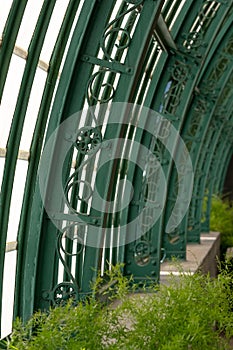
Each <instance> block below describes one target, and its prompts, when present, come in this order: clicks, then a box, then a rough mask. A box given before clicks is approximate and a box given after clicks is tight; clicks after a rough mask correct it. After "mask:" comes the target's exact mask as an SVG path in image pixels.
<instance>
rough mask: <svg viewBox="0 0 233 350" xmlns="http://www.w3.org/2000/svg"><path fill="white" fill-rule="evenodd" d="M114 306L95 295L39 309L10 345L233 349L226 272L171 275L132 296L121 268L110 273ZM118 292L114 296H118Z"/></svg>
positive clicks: (232, 301) (85, 349)
mask: <svg viewBox="0 0 233 350" xmlns="http://www.w3.org/2000/svg"><path fill="white" fill-rule="evenodd" d="M108 277H109V280H110V281H117V283H114V284H111V283H110V286H113V287H110V288H113V289H112V293H111V295H112V298H113V299H114V297H115V298H116V299H117V301H118V303H117V305H115V303H113V306H111V305H110V306H109V305H106V304H103V303H102V302H100V301H98V299H97V298H96V295H98V293H99V288H98V286H101V288H102V285H103V279H102V277H101V276H99V277H98V279H97V285H95V286H94V288H93V297H91V298H90V299H89V300H88V302H86V303H85V304H84V303H83V302H80V303H79V304H78V305H77V306H76V307H73V306H71V304H67V305H65V306H63V307H57V308H55V309H51V310H50V312H49V314H47V315H46V314H44V313H41V312H37V313H36V314H35V315H34V316H33V317H32V319H31V320H30V321H29V322H28V323H27V324H26V325H23V324H22V323H21V322H20V321H19V320H17V322H16V323H15V325H14V330H13V333H12V336H11V340H10V341H9V343H8V345H7V348H8V349H16V350H17V349H19V350H21V349H31V350H34V349H40V350H41V349H44V350H50V349H51V350H53V349H62V350H65V349H69V350H72V349H74V350H75V349H77V350H93V349H96V350H102V349H108V350H116V349H125V350H137V349H138V350H139V349H140V350H144V349H146V350H150V349H151V350H152V349H153V350H154V349H161V350H176V349H177V350H182V349H194V350H195V349H196V350H200V349H205V350H208V349H211V350H214V349H224V350H226V349H230V347H229V339H230V338H231V337H232V336H233V313H232V311H231V310H232V306H233V297H232V293H231V292H232V290H231V288H232V275H231V274H227V273H226V271H225V270H224V271H222V272H221V273H220V274H219V276H218V278H216V279H211V278H210V277H209V276H204V275H201V274H195V275H194V276H193V275H191V274H188V275H187V274H183V275H181V276H180V277H179V279H177V277H175V276H172V275H171V277H170V283H169V285H160V286H159V285H154V286H153V289H152V290H151V293H149V294H146V295H143V296H141V294H139V295H135V294H134V296H132V295H130V294H129V285H130V281H129V280H128V279H126V278H125V277H123V276H122V275H121V273H120V272H119V268H113V269H112V271H111V272H110V273H109V276H108ZM114 290H115V294H114Z"/></svg>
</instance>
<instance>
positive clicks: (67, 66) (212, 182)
mask: <svg viewBox="0 0 233 350" xmlns="http://www.w3.org/2000/svg"><path fill="white" fill-rule="evenodd" d="M29 2H30V1H20V0H14V1H13V2H12V6H11V9H10V12H9V16H8V19H7V22H6V25H5V28H4V31H3V33H2V39H1V46H0V75H1V81H0V97H1V98H2V97H3V92H4V86H5V84H6V81H7V74H8V70H9V69H10V68H9V67H10V62H11V58H12V55H14V50H15V45H16V44H17V35H18V32H19V30H20V26H21V22H22V19H23V16H24V13H25V9H26V7H27V5H28V3H29ZM180 3H181V2H180V1H179V0H176V1H174V0H167V1H163V0H122V1H117V0H111V1H110V0H102V1H99V0H85V1H84V2H81V1H76V0H70V1H69V2H67V8H66V12H65V15H64V18H63V22H62V25H61V27H60V31H59V34H58V37H57V40H56V43H55V46H54V48H53V52H52V55H51V58H50V61H49V63H48V67H47V72H46V74H47V76H46V82H45V85H44V90H43V96H42V99H41V103H40V108H39V112H38V114H37V121H36V125H35V128H34V130H33V137H32V143H31V146H30V150H29V152H28V159H27V161H28V171H27V177H26V182H25V190H24V198H23V203H22V208H21V217H20V223H19V228H18V234H17V270H16V277H15V278H16V287H15V303H14V317H16V316H20V317H22V319H23V320H24V321H25V320H27V319H28V318H29V317H30V315H31V314H32V313H33V311H34V310H35V309H47V308H48V307H49V306H50V305H51V304H57V303H59V302H61V301H62V300H63V296H64V299H65V297H67V295H68V296H70V295H72V296H73V297H74V298H76V299H80V298H83V297H85V295H87V294H89V293H90V283H91V282H92V281H93V280H94V279H95V278H96V274H97V270H98V269H100V270H101V271H102V273H103V271H104V270H105V269H106V268H109V266H108V262H110V263H113V264H115V263H117V262H123V263H124V268H123V273H124V274H125V275H131V274H133V276H134V280H135V281H137V282H139V284H140V283H144V282H147V283H150V281H151V280H153V281H158V280H159V273H160V264H161V260H163V259H162V258H163V253H164V251H166V256H167V257H168V258H170V257H171V256H173V255H175V256H177V257H180V258H183V259H185V257H186V243H187V241H192V242H199V241H200V234H201V230H203V229H204V230H208V229H209V222H208V220H209V210H210V206H211V196H212V194H213V193H218V192H221V191H222V189H223V182H224V178H225V176H226V171H227V165H228V162H229V161H230V159H231V157H232V133H233V119H232V102H231V96H232V89H233V84H232V76H233V72H232V47H233V44H232V42H233V40H232V35H233V32H232V21H233V15H232V13H233V4H232V2H231V1H226V0H190V1H185V2H184V3H183V4H182V7H180V6H181V5H180ZM55 5H56V1H55V0H53V1H51V0H50V1H49V0H45V1H43V2H42V7H41V12H40V15H39V16H38V20H37V24H36V27H35V28H34V34H33V36H32V38H31V42H30V45H29V47H28V52H27V58H26V60H25V68H24V72H23V76H22V81H21V86H20V89H19V94H18V98H17V103H16V106H15V111H14V115H13V117H12V125H11V128H10V132H9V136H8V143H7V147H6V149H5V150H4V152H2V153H3V154H4V158H5V159H4V173H3V179H2V186H1V195H0V209H1V210H0V231H1V236H0V282H2V281H3V274H4V260H5V254H6V253H5V246H6V240H7V230H8V224H9V214H10V210H11V205H12V193H13V184H14V180H15V176H16V167H17V164H18V161H19V158H18V153H19V151H20V141H21V137H22V133H23V128H24V123H25V118H26V113H27V107H28V104H29V100H30V97H31V92H32V85H33V82H34V79H35V76H36V73H37V70H38V62H39V59H40V54H41V51H42V48H43V45H44V41H45V37H46V34H47V31H48V27H49V24H50V20H51V16H52V15H53V12H54V8H55ZM79 10H80V13H79ZM78 13H79V15H78ZM67 43H68V44H67ZM64 58H65V63H64V65H63V61H64ZM60 71H61V73H60ZM1 98H0V100H1ZM121 102H124V103H125V102H127V103H129V104H130V105H128V107H127V106H125V109H123V110H122V111H121V112H122V113H120V115H119V120H117V123H116V122H115V123H114V124H111V117H112V116H111V114H110V115H109V116H108V107H105V104H106V103H109V106H111V105H112V104H114V103H121ZM136 105H137V106H141V107H143V108H144V110H146V111H148V113H146V117H145V119H144V120H143V121H142V118H141V115H140V110H139V109H137V108H136V107H135V106H136ZM96 106H97V107H96ZM129 106H131V107H129ZM132 106H134V108H135V110H133V111H134V112H132V110H131V109H130V108H132ZM82 109H84V110H87V113H86V115H85V118H83V119H82V117H80V116H79V117H78V119H77V120H75V119H74V120H75V121H74V124H73V126H74V130H76V129H77V132H78V133H79V134H78V135H79V137H80V139H79V141H80V140H81V141H80V143H82V141H83V139H85V137H87V136H88V135H89V136H88V137H89V141H88V142H90V138H91V137H90V134H91V136H92V137H93V138H94V142H95V144H97V145H98V144H99V143H101V145H103V144H104V142H106V144H108V143H109V144H111V142H112V141H111V140H112V139H115V138H118V139H124V140H126V139H129V140H130V141H132V142H134V143H137V144H139V145H140V146H141V149H142V147H145V148H146V149H148V152H150V154H153V155H155V156H156V157H157V159H158V160H159V162H160V165H161V169H162V170H163V173H164V178H165V179H166V181H167V188H166V189H164V193H163V195H164V196H165V198H166V202H165V207H164V208H163V211H162V215H161V216H160V217H159V219H158V220H157V221H156V223H154V224H153V225H152V227H150V229H148V231H147V232H146V233H145V234H143V235H142V236H140V237H138V236H137V235H136V234H135V240H134V241H132V242H126V243H127V244H123V245H121V246H113V245H112V246H111V245H110V246H109V247H108V246H107V245H106V244H105V245H103V246H102V247H101V248H98V247H92V246H85V245H83V246H84V248H83V247H81V244H80V243H77V246H76V245H75V244H74V242H73V241H72V240H70V239H68V237H67V236H66V239H64V240H63V241H62V236H61V231H62V232H63V234H64V235H66V234H67V231H66V230H65V229H66V227H65V228H64V226H65V225H67V227H68V226H69V228H67V230H71V231H72V230H73V231H74V230H75V228H76V225H77V227H78V229H81V228H80V227H81V226H80V219H82V220H84V221H85V225H84V224H83V226H82V228H83V229H85V234H86V235H87V236H88V235H91V234H93V232H94V231H95V230H97V228H99V227H100V226H101V225H105V226H104V227H105V228H111V227H119V226H120V224H123V225H124V224H125V225H126V224H128V223H129V222H131V221H132V220H133V218H135V217H136V216H137V215H138V214H139V213H140V212H142V211H143V209H144V208H145V207H146V203H148V202H149V200H150V197H149V194H148V191H149V190H148V185H147V184H146V180H147V179H148V178H150V181H151V183H152V184H153V185H155V187H156V184H158V182H159V181H158V174H153V176H151V177H150V174H151V172H152V171H151V168H150V166H151V164H150V162H149V161H148V159H145V161H144V169H139V167H138V166H136V165H135V164H134V163H133V162H131V161H128V160H127V157H129V156H130V154H131V153H130V152H131V150H130V145H129V144H127V142H126V141H125V142H124V143H123V144H120V143H119V144H118V146H119V149H115V150H113V151H114V152H115V154H117V155H118V156H117V157H115V158H114V159H111V160H110V161H109V162H107V163H106V164H107V165H106V166H105V167H104V168H102V170H101V171H102V173H101V174H102V177H101V176H99V177H98V176H97V175H96V179H95V178H94V176H95V175H93V174H95V172H96V173H97V171H98V170H100V168H101V164H102V163H101V161H102V160H103V159H104V157H107V156H106V154H107V152H108V146H106V148H105V149H104V148H103V149H101V152H100V156H99V158H98V157H97V156H95V157H94V156H93V158H91V159H89V158H88V157H89V155H88V151H89V150H90V149H88V147H92V146H93V145H91V146H90V144H88V146H87V145H86V144H85V145H86V146H85V147H87V148H86V149H85V147H84V149H83V148H82V147H81V146H80V145H79V147H76V149H75V147H74V146H72V148H71V149H70V151H69V152H68V154H67V156H66V158H65V161H64V164H63V163H62V159H61V157H62V151H63V150H64V148H65V144H66V142H67V140H69V137H70V136H72V135H70V134H69V133H68V131H69V130H68V129H63V130H62V131H63V132H64V133H63V134H61V132H60V133H58V134H57V137H55V138H54V140H53V143H50V136H51V135H53V133H54V131H55V130H56V129H57V127H59V126H61V125H62V123H63V122H65V121H66V120H68V119H69V117H70V116H72V115H75V113H77V112H78V111H81V110H82ZM98 110H100V111H101V113H102V114H101V113H100V114H99V115H98ZM149 110H152V111H155V113H157V115H159V116H160V117H161V120H162V121H163V122H161V123H160V124H159V123H158V124H159V127H158V134H159V132H160V131H159V130H163V127H164V125H165V124H166V123H164V120H166V121H167V122H169V125H171V126H172V127H174V128H175V129H176V130H177V133H178V134H180V135H181V137H182V139H183V140H184V141H185V143H186V146H187V149H188V151H189V154H190V156H191V159H192V162H193V170H194V187H193V199H192V201H191V205H190V209H189V212H188V213H187V214H186V215H185V217H184V218H183V220H182V222H181V223H180V225H179V226H178V227H176V228H174V230H173V232H170V233H166V232H165V231H166V225H167V223H168V220H169V218H170V217H171V214H172V212H173V210H174V208H176V207H175V202H176V196H177V193H178V180H177V169H176V164H175V161H174V158H175V156H174V155H175V154H176V152H179V144H178V141H177V140H175V139H174V140H172V139H171V134H169V133H168V135H167V136H166V137H165V138H166V140H167V142H168V143H169V142H170V144H172V143H174V144H172V146H171V147H170V149H172V152H174V153H173V154H172V152H170V151H169V150H168V149H167V148H166V145H167V144H166V143H165V142H163V141H161V139H159V138H157V139H156V140H155V138H154V137H153V133H152V132H149V131H148V130H146V127H148V125H149V126H151V119H152V115H151V114H150V112H149ZM93 111H95V112H96V113H97V117H98V118H99V124H100V126H99V127H98V128H95V124H96V116H95V115H94V113H93ZM129 111H130V112H129ZM126 112H128V114H127V113H126ZM130 113H131V114H130ZM104 118H105V119H106V120H107V123H106V128H105V129H104V127H102V124H103V123H104V120H105V119H104ZM107 118H109V119H107ZM130 118H132V119H130ZM140 123H141V124H140ZM139 126H140V127H139ZM151 128H152V127H151ZM159 128H160V129H159ZM165 129H166V126H165ZM165 129H164V130H165ZM66 131H67V134H66ZM88 133H89V134H88ZM93 135H94V136H93ZM88 137H87V138H88ZM169 137H170V138H169ZM92 140H93V139H92ZM68 142H69V141H68ZM76 142H78V141H77V140H76ZM48 144H49V145H50V146H51V152H50V154H49V155H48V158H47V169H48V174H49V176H48V177H47V178H46V177H45V184H44V186H45V188H46V189H47V196H46V198H45V201H46V204H47V205H48V207H49V208H52V209H53V213H52V214H53V218H52V217H51V213H48V210H47V211H46V210H45V208H44V204H45V203H44V198H43V199H42V197H41V189H40V182H39V180H40V179H39V178H38V172H39V171H41V170H40V165H41V164H43V153H42V150H43V149H44V146H45V147H46V145H48ZM93 148H94V146H93ZM141 149H140V148H139V149H136V150H135V154H134V159H136V160H138V159H140V157H142V155H143V152H142V150H141ZM85 150H86V153H85ZM0 151H1V150H0ZM113 151H112V152H113ZM0 154H1V153H0ZM148 154H149V153H148ZM88 159H89V162H87V160H88ZM85 162H86V163H85ZM83 164H85V166H86V169H87V170H86V171H83V168H82V166H83ZM61 166H62V167H63V168H62V169H63V170H62V185H63V188H67V187H68V188H69V190H70V195H69V203H68V204H69V205H68V209H69V210H68V209H67V203H66V204H64V202H63V201H61V199H60V197H59V193H58V187H59V186H58V174H60V172H59V170H60V167H61ZM46 171H47V170H46ZM80 176H81V177H80ZM80 179H81V180H80ZM93 179H94V180H95V183H96V184H97V185H98V186H99V189H100V191H101V193H102V197H103V198H102V199H103V200H102V201H99V198H98V196H97V192H96V191H93V192H92V193H91V196H92V201H93V203H94V204H98V205H96V206H95V207H94V206H92V205H91V204H90V203H89V202H88V201H85V200H81V199H80V198H79V193H80V192H79V191H80V185H79V184H80V182H82V184H83V186H84V187H85V186H87V187H88V186H89V187H88V188H89V190H90V188H91V186H90V184H91V183H92V181H94V180H93ZM103 179H104V181H103ZM120 180H124V181H126V180H128V181H131V183H132V185H133V186H134V188H135V191H134V194H133V197H132V198H131V199H130V201H129V205H128V206H127V207H126V208H125V209H124V210H122V212H118V213H109V212H106V210H105V209H106V201H112V202H113V203H114V205H117V204H116V203H117V200H118V198H119V197H120V198H122V197H123V196H124V195H125V192H124V187H122V188H121V187H120ZM72 181H73V183H72ZM87 184H89V185H87ZM82 193H84V194H85V190H83V192H82ZM67 196H68V194H67ZM154 196H155V197H156V196H157V197H161V196H162V190H161V188H156V189H155V191H154ZM205 196H207V197H208V198H207V211H206V212H205V217H204V221H203V220H202V203H203V198H204V197H205ZM87 197H88V195H87ZM157 197H156V198H157ZM158 199H160V198H158ZM180 204H181V206H184V205H185V203H184V202H183V203H180ZM74 208H76V209H77V208H78V210H76V211H75V210H74ZM74 212H75V215H76V216H75V215H73V214H74ZM152 212H153V211H152ZM103 213H104V214H103ZM74 216H75V218H74ZM54 222H60V225H63V226H61V227H60V229H58V227H57V226H58V225H57V226H56V225H54ZM145 223H146V222H144V224H145ZM78 225H79V226H78ZM137 229H138V228H135V232H136V231H137ZM140 229H141V227H140V228H139V230H140ZM73 231H72V232H73ZM122 232H124V233H125V235H126V236H127V234H128V232H127V229H124V230H122ZM73 233H74V232H73ZM119 237H120V236H119V235H117V237H112V239H119ZM105 239H107V238H106V237H105ZM61 242H64V247H65V249H63V252H62V253H61V249H60V248H61V244H62V243H61ZM64 247H63V248H64ZM79 248H80V249H82V250H80V251H81V253H80V252H79V253H78V254H76V257H75V258H74V257H72V253H73V252H74V251H75V252H76V253H77V251H78V249H79ZM75 249H76V250H75ZM64 250H65V254H63V253H64ZM2 285H3V284H2V283H0V300H1V301H2V293H3V286H2ZM63 293H64V294H66V295H63ZM59 298H60V299H59ZM0 310H1V307H0Z"/></svg>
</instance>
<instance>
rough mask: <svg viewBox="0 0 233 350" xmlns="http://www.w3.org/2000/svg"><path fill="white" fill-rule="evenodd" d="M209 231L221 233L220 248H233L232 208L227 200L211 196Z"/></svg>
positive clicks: (224, 249)
mask: <svg viewBox="0 0 233 350" xmlns="http://www.w3.org/2000/svg"><path fill="white" fill-rule="evenodd" d="M210 229H211V230H212V231H218V232H220V233H221V247H222V250H223V251H226V249H227V248H228V247H233V206H232V203H230V202H229V200H227V199H225V200H223V199H221V198H220V197H219V196H216V195H215V196H213V197H212V202H211V212H210Z"/></svg>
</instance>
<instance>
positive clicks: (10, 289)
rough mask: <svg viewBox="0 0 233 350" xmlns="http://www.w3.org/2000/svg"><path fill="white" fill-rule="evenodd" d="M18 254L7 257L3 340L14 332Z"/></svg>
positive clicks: (10, 254)
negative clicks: (13, 320)
mask: <svg viewBox="0 0 233 350" xmlns="http://www.w3.org/2000/svg"><path fill="white" fill-rule="evenodd" d="M16 256H17V252H16V251H13V252H9V253H6V255H5V265H4V278H3V298H2V317H1V327H2V332H1V338H4V337H6V336H7V335H9V334H10V333H11V331H12V319H13V305H14V292H15V270H16Z"/></svg>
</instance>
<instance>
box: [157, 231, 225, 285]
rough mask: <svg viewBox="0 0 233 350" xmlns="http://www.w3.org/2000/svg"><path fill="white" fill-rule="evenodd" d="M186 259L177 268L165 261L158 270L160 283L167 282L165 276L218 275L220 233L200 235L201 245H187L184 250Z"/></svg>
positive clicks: (174, 264) (172, 263)
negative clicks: (189, 274) (185, 274)
mask: <svg viewBox="0 0 233 350" xmlns="http://www.w3.org/2000/svg"><path fill="white" fill-rule="evenodd" d="M186 253H187V254H186V255H187V259H186V260H185V261H179V264H178V265H179V266H176V265H177V264H176V263H174V262H170V261H165V262H164V263H163V264H161V268H160V283H166V282H167V276H169V275H170V274H171V273H172V274H173V275H177V276H179V275H180V270H182V272H183V273H191V274H194V273H195V272H197V271H200V270H201V271H202V272H203V273H210V276H211V277H215V276H216V275H217V273H218V268H217V266H218V258H219V256H220V233H219V232H210V233H203V234H201V243H200V244H196V243H193V244H192V243H189V244H187V250H186Z"/></svg>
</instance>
